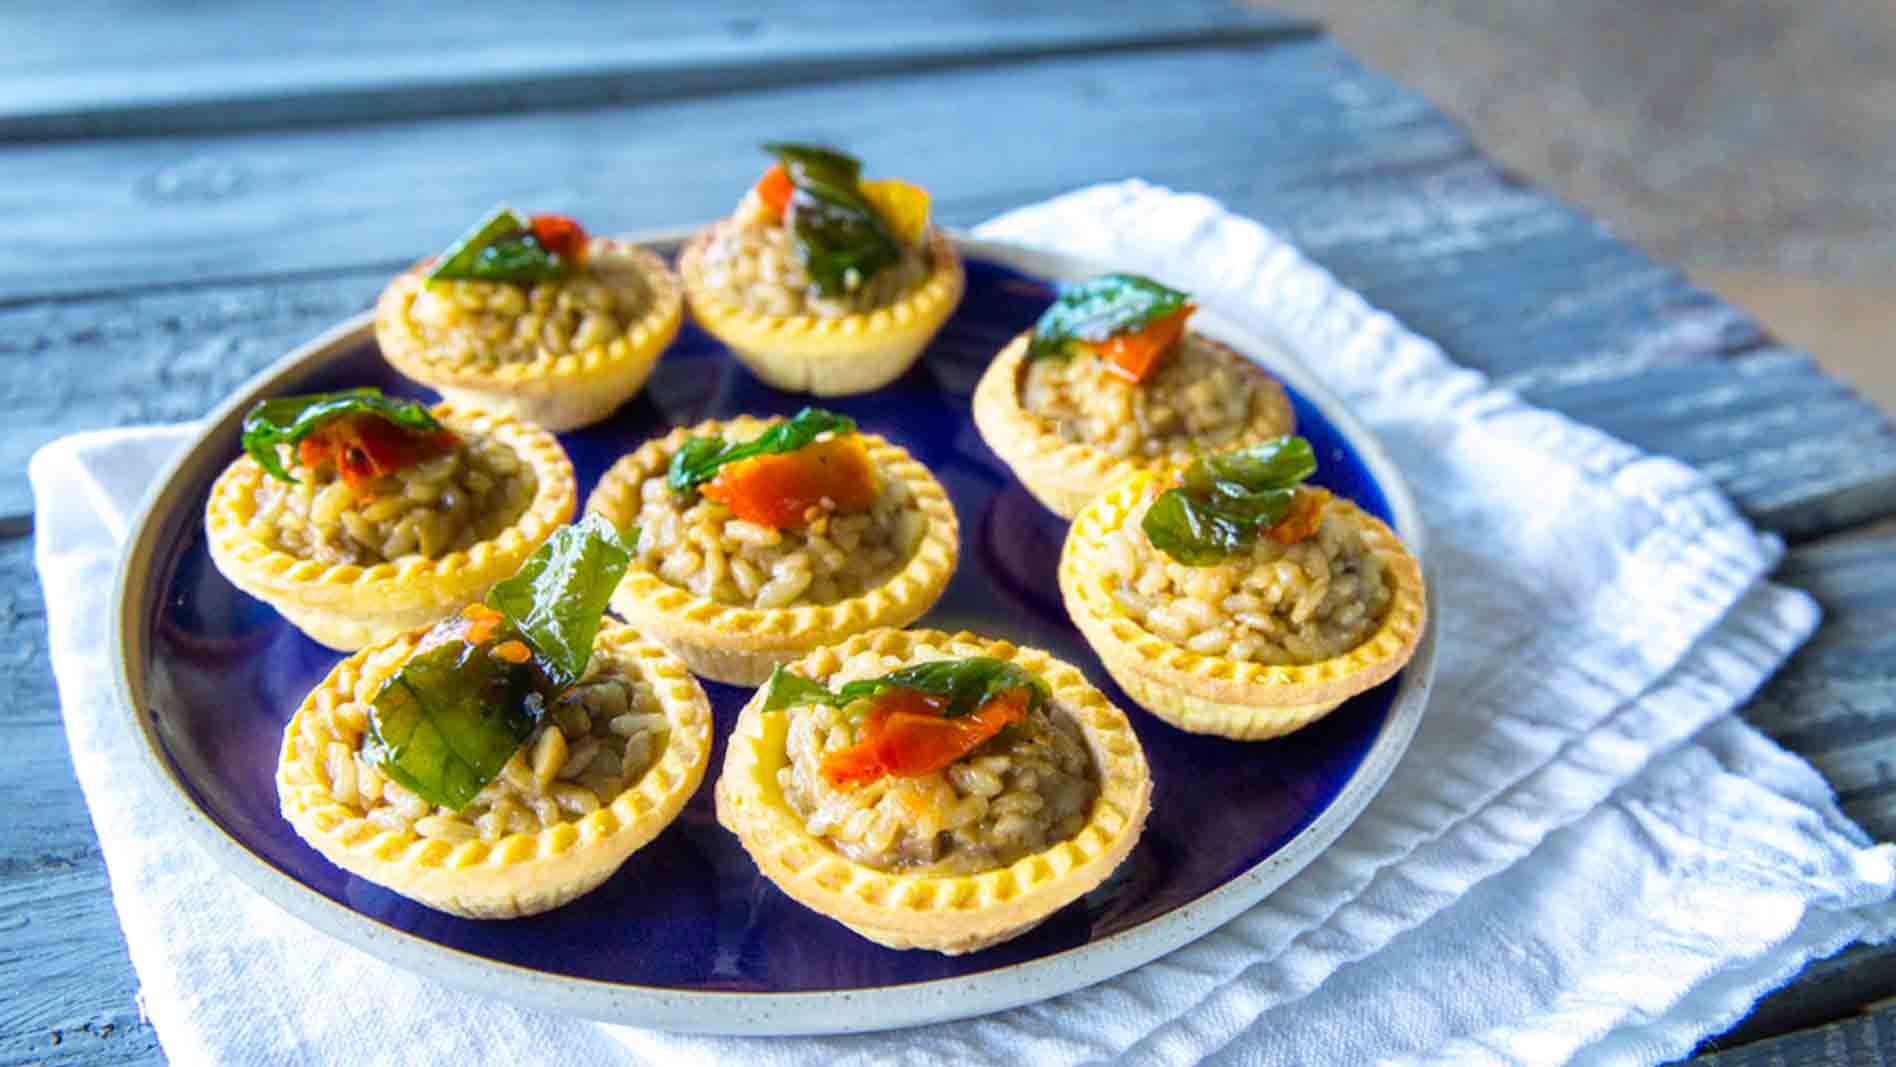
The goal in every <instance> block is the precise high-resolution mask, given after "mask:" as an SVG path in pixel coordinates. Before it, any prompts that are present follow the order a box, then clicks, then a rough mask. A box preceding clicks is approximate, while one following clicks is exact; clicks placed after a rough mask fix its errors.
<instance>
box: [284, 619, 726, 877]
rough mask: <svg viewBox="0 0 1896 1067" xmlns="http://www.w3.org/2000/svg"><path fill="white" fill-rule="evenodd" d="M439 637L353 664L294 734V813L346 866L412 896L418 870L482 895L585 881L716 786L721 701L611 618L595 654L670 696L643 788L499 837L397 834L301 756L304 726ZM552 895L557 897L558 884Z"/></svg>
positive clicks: (301, 709)
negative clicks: (541, 882) (611, 658)
mask: <svg viewBox="0 0 1896 1067" xmlns="http://www.w3.org/2000/svg"><path fill="white" fill-rule="evenodd" d="M428 629H429V628H428V627H420V628H417V629H414V630H410V631H407V632H404V633H401V634H397V635H395V636H394V637H391V638H388V639H385V640H383V641H379V642H376V643H375V644H373V645H370V646H368V647H366V648H364V649H362V650H361V651H359V652H356V653H354V654H352V655H350V656H349V657H347V658H346V659H344V660H342V662H340V663H338V664H337V665H336V666H335V667H334V668H333V669H332V670H331V671H330V672H329V674H328V675H327V676H326V677H325V678H324V679H323V680H322V682H321V683H320V684H318V685H317V686H316V688H315V689H313V690H311V691H310V693H309V695H308V696H306V697H305V698H304V699H303V702H302V704H301V705H299V706H298V708H297V710H296V713H295V714H294V715H293V716H291V718H290V721H289V724H288V725H287V726H286V727H285V728H284V732H283V744H282V748H281V750H280V753H279V756H278V761H277V773H276V784H277V795H278V801H279V803H280V804H281V807H282V811H283V815H284V817H285V818H286V819H288V820H289V821H290V823H291V825H292V826H294V827H295V829H296V832H297V833H298V834H299V835H301V836H302V837H303V838H305V839H306V840H308V841H309V842H310V843H311V844H312V845H316V846H317V847H318V850H319V851H321V852H322V853H323V854H324V855H325V856H327V857H329V858H330V859H331V860H332V861H333V862H335V863H336V864H337V865H338V866H341V867H343V868H345V869H347V870H350V871H353V872H355V873H358V874H361V875H363V876H364V877H367V878H369V879H370V880H372V881H375V882H378V883H379V884H383V885H386V886H388V887H389V888H390V889H394V890H396V891H398V892H400V891H402V890H403V889H404V886H403V885H402V884H400V878H401V876H402V875H403V874H404V873H409V872H412V873H414V874H416V875H420V874H422V873H423V872H445V873H450V874H453V875H456V876H465V877H467V878H470V879H474V880H476V885H475V886H474V892H475V894H477V895H478V891H479V889H478V881H479V880H480V879H483V878H493V877H495V876H496V875H498V874H500V873H502V872H507V871H510V870H512V869H516V868H523V867H533V866H538V867H540V868H543V870H542V871H540V872H537V873H540V874H542V875H543V877H545V878H547V879H555V878H557V877H559V875H561V874H562V873H564V874H568V875H571V876H575V877H576V878H583V877H584V876H585V875H587V874H589V873H596V872H594V871H593V870H592V867H593V864H592V863H590V862H588V859H587V857H586V856H585V855H584V853H587V852H598V851H603V850H609V849H614V848H615V846H616V847H623V846H625V845H626V844H627V842H628V841H630V842H632V847H631V848H628V849H627V850H626V853H625V854H627V855H629V854H630V852H631V851H632V850H633V849H636V848H637V847H639V846H640V845H643V844H644V843H645V842H647V841H649V840H651V839H652V838H653V837H656V836H657V835H658V833H659V832H660V831H662V830H663V829H664V828H665V827H666V826H669V825H670V824H671V822H672V820H673V819H675V818H676V817H677V816H678V813H679V812H680V811H682V810H684V806H685V803H686V801H688V800H689V799H690V798H691V795H692V794H693V793H695V792H697V789H698V786H699V784H700V783H701V782H702V781H703V780H704V772H705V767H706V765H707V764H708V762H709V760H710V754H711V705H710V702H709V700H707V699H706V697H705V694H704V690H703V688H702V687H701V686H699V685H698V682H697V680H696V679H695V678H693V677H692V676H691V673H690V672H689V671H687V670H686V669H685V667H684V664H682V663H680V662H678V660H677V658H676V657H674V656H672V655H671V653H669V652H667V651H665V650H664V649H663V648H662V647H660V646H659V645H658V644H657V643H655V642H653V641H650V640H648V639H646V638H644V637H642V636H640V635H639V634H638V632H637V631H635V630H633V629H632V628H631V627H629V626H626V625H624V624H621V623H617V622H614V621H613V620H612V619H610V618H608V619H605V620H603V621H602V623H601V625H600V629H599V634H598V637H597V641H596V645H595V648H598V647H601V646H603V647H606V648H610V649H611V650H612V651H613V653H614V655H615V658H617V660H618V661H619V662H620V663H621V664H626V665H632V666H635V667H636V668H637V670H638V671H639V673H640V674H642V675H643V676H644V680H645V681H646V682H647V684H649V685H650V686H651V688H652V691H653V693H654V694H655V695H656V696H657V697H658V701H659V706H660V707H661V709H662V710H663V712H664V715H665V720H666V726H667V729H666V738H665V748H664V750H663V751H662V752H661V753H660V754H659V756H658V758H657V759H656V760H654V761H653V763H652V765H651V766H650V767H648V768H647V769H646V771H645V773H644V774H642V775H640V776H639V779H638V781H637V782H634V783H631V784H629V785H627V786H626V787H625V789H623V790H621V791H620V792H619V794H618V795H617V796H615V797H613V798H612V800H611V802H610V803H605V804H601V806H600V808H599V810H597V811H594V812H590V813H588V814H586V815H583V816H580V817H578V818H576V819H572V820H566V821H562V822H560V823H558V824H556V825H554V826H547V827H542V828H541V829H539V830H537V831H535V832H533V833H513V834H508V835H506V836H505V837H502V838H501V839H500V840H498V841H492V842H489V841H479V840H476V841H463V842H458V843H456V842H450V841H446V840H442V839H439V838H428V837H423V836H422V835H420V834H417V833H415V832H414V830H413V829H412V828H408V829H403V830H400V831H395V830H388V829H385V828H383V827H380V826H377V825H376V824H375V823H373V822H370V821H369V819H368V817H367V814H366V813H363V814H357V813H356V812H355V811H354V809H352V808H351V807H349V806H348V805H345V804H343V803H341V802H340V801H337V800H336V799H335V796H334V794H333V793H332V792H331V791H330V788H329V786H327V785H325V784H323V777H324V776H325V775H324V773H321V772H322V768H321V764H322V760H323V758H324V757H323V754H322V753H321V752H309V753H305V752H303V751H301V749H302V746H303V743H304V741H305V740H306V739H305V738H304V734H303V730H304V722H305V720H306V718H307V717H308V716H310V715H312V714H313V713H315V712H316V711H317V710H318V708H319V706H321V705H323V704H325V703H333V702H339V701H345V700H353V699H355V693H356V692H357V691H358V689H359V687H360V686H361V685H362V684H373V683H374V682H377V681H379V680H380V679H383V678H386V677H387V676H388V675H390V674H392V673H394V671H395V670H396V669H397V668H398V667H399V664H400V663H401V662H404V661H405V660H406V659H407V657H408V656H409V655H412V654H413V653H414V652H415V650H416V648H417V647H418V646H419V645H420V643H421V641H422V639H423V638H424V637H425V636H426V635H427V633H428ZM389 648H399V649H401V650H402V652H403V653H404V655H403V657H402V659H401V660H396V661H392V662H389V663H386V664H383V665H381V666H380V667H379V668H377V667H374V666H371V665H370V664H369V663H368V660H369V657H371V656H373V655H376V654H378V653H381V652H384V651H385V650H387V649H389ZM595 654H596V653H595ZM330 739H333V737H332V738H330ZM623 860H624V856H623V855H621V856H618V857H616V858H615V860H614V861H613V866H614V867H616V866H617V865H618V863H619V862H623ZM535 888H538V887H535ZM587 888H590V886H587ZM547 895H550V896H557V895H558V892H557V887H552V888H551V890H550V891H548V892H547Z"/></svg>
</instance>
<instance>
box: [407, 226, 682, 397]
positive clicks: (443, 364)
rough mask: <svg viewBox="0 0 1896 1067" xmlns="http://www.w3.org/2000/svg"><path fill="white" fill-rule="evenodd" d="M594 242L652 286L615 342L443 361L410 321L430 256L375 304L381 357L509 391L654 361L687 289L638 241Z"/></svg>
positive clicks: (424, 377) (419, 373) (438, 376)
mask: <svg viewBox="0 0 1896 1067" xmlns="http://www.w3.org/2000/svg"><path fill="white" fill-rule="evenodd" d="M594 240H595V241H597V242H599V243H602V244H604V245H605V246H606V248H607V254H610V255H613V256H620V257H623V258H625V259H628V260H630V261H631V262H632V263H633V264H634V265H635V266H636V267H637V268H638V271H639V274H640V275H641V276H642V277H643V278H644V279H645V283H646V284H647V285H648V286H650V287H651V298H652V299H651V306H650V307H648V308H647V309H646V312H645V314H644V315H643V316H642V317H641V318H639V319H638V320H637V321H636V322H633V323H631V324H629V325H628V326H627V327H626V328H625V329H624V330H623V331H621V332H620V334H619V335H618V336H617V337H614V338H612V339H610V340H608V341H605V342H603V343H601V344H597V345H593V346H591V347H590V348H585V349H582V350H580V351H578V352H563V353H560V354H558V355H555V354H552V353H548V352H544V351H543V352H541V353H540V354H539V355H538V356H536V357H535V358H533V359H530V360H520V361H516V362H501V363H496V364H494V365H493V366H492V367H484V366H477V365H470V364H467V363H464V362H461V361H457V360H448V359H446V358H443V357H442V356H441V355H439V354H438V353H437V351H436V349H435V348H434V347H433V346H431V345H430V344H429V343H428V342H427V341H426V340H424V339H423V338H422V337H421V336H420V335H418V334H416V333H415V331H414V330H412V329H410V328H408V322H407V318H408V316H407V311H408V308H409V306H410V304H411V303H412V300H413V294H414V293H416V292H419V291H420V289H421V287H422V285H423V284H425V283H424V282H423V281H422V273H423V271H425V270H426V269H427V268H428V267H430V266H431V265H433V263H434V257H432V256H430V257H429V258H427V259H424V260H421V261H420V262H418V263H416V264H414V265H413V266H411V267H409V268H408V269H407V270H405V271H403V272H402V273H400V274H398V275H396V276H395V277H394V279H392V280H391V281H390V282H389V283H388V285H387V287H385V288H384V289H383V290H382V295H381V296H380V297H378V298H377V299H376V302H375V341H376V344H377V345H378V346H379V347H380V348H381V350H382V357H383V358H384V359H386V360H387V361H388V362H389V363H390V364H391V365H392V366H394V367H395V369H396V370H398V371H401V372H402V373H403V374H405V375H408V376H410V377H413V378H414V379H416V380H417V381H421V382H425V383H427V384H429V385H448V386H457V387H461V388H506V387H509V386H519V385H527V384H545V383H548V382H554V381H573V382H575V383H577V382H583V381H587V380H591V379H596V378H600V377H604V376H607V375H610V374H612V373H614V372H615V371H618V370H620V369H622V368H624V367H626V366H627V365H629V364H637V363H640V362H643V361H645V360H647V359H649V358H651V357H653V356H655V355H656V354H657V353H658V351H659V350H661V349H663V348H664V347H665V346H666V345H669V344H670V343H671V341H672V338H673V337H675V336H676V335H677V333H678V327H679V324H680V323H681V322H682V321H683V318H684V290H683V287H682V286H681V285H680V284H679V281H678V277H677V275H675V274H673V273H672V270H671V268H670V267H668V266H666V265H665V261H664V260H662V259H660V258H659V257H658V256H657V255H654V254H653V253H652V252H651V251H649V250H647V249H645V248H642V247H640V246H638V245H636V244H631V243H629V242H626V241H619V240H615V239H613V238H609V237H600V238H595V239H594ZM594 254H595V255H597V254H599V253H594ZM615 344H618V345H619V351H617V352H615V351H614V350H613V349H614V346H615Z"/></svg>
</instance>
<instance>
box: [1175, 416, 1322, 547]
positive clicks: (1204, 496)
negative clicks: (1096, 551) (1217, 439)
mask: <svg viewBox="0 0 1896 1067" xmlns="http://www.w3.org/2000/svg"><path fill="white" fill-rule="evenodd" d="M1316 470H1317V457H1316V453H1315V452H1313V451H1311V448H1310V442H1308V441H1306V440H1304V439H1303V438H1301V437H1276V438H1272V439H1271V440H1269V441H1265V442H1263V443H1262V444H1257V445H1252V446H1251V447H1249V448H1240V449H1238V450H1237V451H1235V452H1226V453H1223V454H1221V455H1216V456H1201V457H1200V458H1198V459H1195V460H1193V461H1192V463H1191V465H1190V466H1188V467H1186V468H1185V470H1184V473H1183V474H1182V475H1181V476H1180V478H1179V484H1178V485H1177V486H1176V487H1175V488H1171V489H1167V490H1166V491H1165V492H1163V493H1160V494H1159V498H1158V499H1157V500H1155V501H1153V503H1152V506H1151V507H1150V508H1148V509H1147V510H1146V514H1145V520H1144V521H1143V522H1142V523H1141V524H1140V528H1141V529H1143V530H1144V531H1145V535H1146V539H1147V540H1149V541H1151V542H1152V547H1154V548H1156V549H1158V550H1159V551H1161V552H1164V553H1165V554H1166V555H1168V556H1171V557H1172V558H1173V559H1175V560H1178V561H1179V562H1180V563H1183V564H1185V565H1186V566H1188V567H1208V566H1211V565H1212V564H1215V563H1219V562H1221V561H1223V560H1224V559H1226V558H1227V557H1229V556H1231V555H1233V554H1234V553H1238V552H1242V551H1245V550H1247V549H1249V548H1250V547H1251V545H1252V544H1254V543H1256V541H1257V537H1258V534H1259V532H1260V531H1263V530H1268V529H1269V528H1271V527H1272V526H1275V525H1277V523H1278V521H1279V520H1281V519H1282V518H1283V517H1284V513H1285V512H1286V511H1288V510H1289V509H1290V502H1291V500H1292V499H1293V498H1294V497H1295V496H1296V495H1297V486H1298V485H1299V484H1301V483H1302V482H1303V480H1304V479H1306V478H1308V477H1310V476H1311V475H1312V474H1314V473H1316Z"/></svg>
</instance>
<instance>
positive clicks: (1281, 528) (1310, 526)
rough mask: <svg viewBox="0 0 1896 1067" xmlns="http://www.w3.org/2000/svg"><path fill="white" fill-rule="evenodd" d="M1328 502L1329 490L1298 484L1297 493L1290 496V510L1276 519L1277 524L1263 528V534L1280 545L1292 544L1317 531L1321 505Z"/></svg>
mask: <svg viewBox="0 0 1896 1067" xmlns="http://www.w3.org/2000/svg"><path fill="white" fill-rule="evenodd" d="M1329 502H1330V491H1329V490H1328V489H1319V488H1317V487H1316V486H1313V485H1300V486H1298V487H1297V495H1296V496H1294V497H1291V498H1290V510H1289V511H1286V512H1284V517H1283V518H1281V519H1278V520H1277V525H1275V526H1272V527H1271V528H1270V529H1268V530H1265V531H1264V534H1265V536H1267V537H1269V538H1270V539H1271V540H1273V541H1275V542H1277V543H1278V544H1280V545H1294V544H1296V543H1297V542H1299V541H1301V540H1303V539H1304V538H1306V537H1309V536H1311V535H1312V534H1314V533H1316V532H1317V524H1318V523H1320V522H1322V521H1323V506H1324V505H1325V504H1328V503H1329Z"/></svg>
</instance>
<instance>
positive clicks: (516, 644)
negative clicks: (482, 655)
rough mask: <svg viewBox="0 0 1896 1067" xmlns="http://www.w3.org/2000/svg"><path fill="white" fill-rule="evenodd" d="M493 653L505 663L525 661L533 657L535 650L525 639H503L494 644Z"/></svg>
mask: <svg viewBox="0 0 1896 1067" xmlns="http://www.w3.org/2000/svg"><path fill="white" fill-rule="evenodd" d="M491 655H492V656H493V657H494V658H495V659H497V660H501V661H502V662H505V663H525V662H526V661H528V660H530V659H532V658H533V650H532V649H530V648H528V647H527V645H526V642H524V641H511V640H510V641H502V642H501V643H500V644H498V645H495V646H494V651H493V652H492V653H491Z"/></svg>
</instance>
